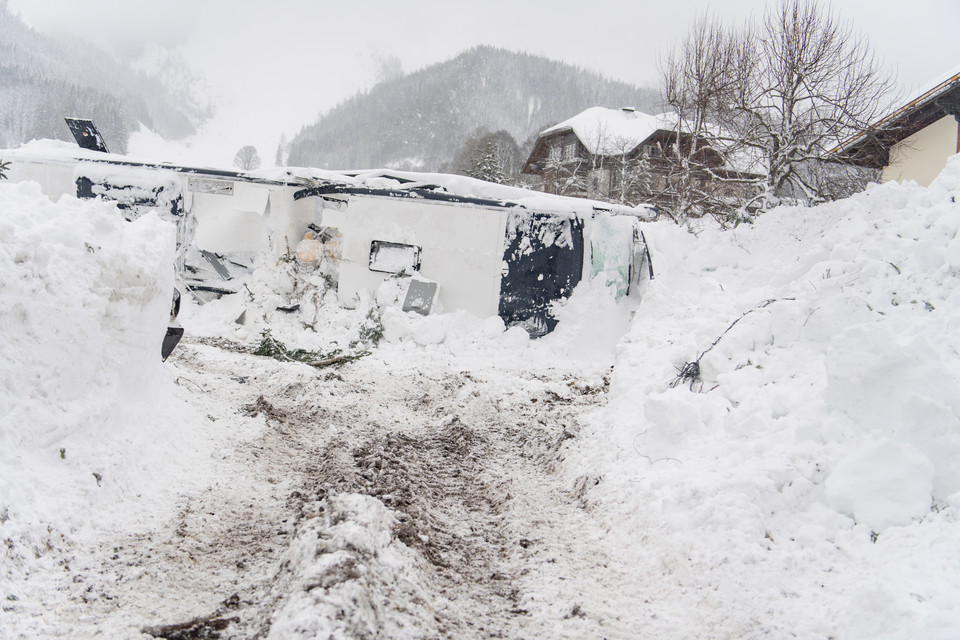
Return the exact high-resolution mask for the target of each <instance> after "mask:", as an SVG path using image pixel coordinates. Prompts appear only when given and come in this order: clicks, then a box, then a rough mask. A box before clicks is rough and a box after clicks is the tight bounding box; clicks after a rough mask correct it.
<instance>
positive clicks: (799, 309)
mask: <svg viewBox="0 0 960 640" xmlns="http://www.w3.org/2000/svg"><path fill="white" fill-rule="evenodd" d="M958 197H960V156H955V157H954V158H952V160H951V161H950V163H949V165H948V167H947V168H946V170H945V171H944V172H943V174H942V175H941V176H940V178H939V179H938V180H937V181H936V182H935V183H934V184H933V185H931V187H930V188H929V189H924V188H919V187H917V186H916V185H915V184H907V185H900V184H896V183H889V184H885V185H882V186H880V185H874V186H872V187H871V188H870V189H868V190H867V191H866V192H865V193H861V194H859V195H857V196H855V197H852V198H850V199H849V200H845V201H840V202H835V203H831V204H827V205H823V206H820V207H816V208H789V207H784V208H779V209H776V210H774V211H771V212H768V213H766V214H764V215H763V216H760V217H759V218H758V219H757V221H756V223H755V224H753V225H751V226H747V227H739V228H738V229H736V230H735V231H734V232H732V233H731V232H720V231H718V230H716V229H712V228H703V229H699V230H697V231H696V233H695V234H692V233H688V232H687V231H685V230H683V229H680V228H677V227H674V226H670V225H657V226H656V227H655V229H653V230H650V231H648V232H647V237H648V238H649V240H650V242H651V245H652V249H653V251H654V254H655V255H658V256H659V257H660V260H659V261H658V271H659V273H658V279H657V280H655V281H654V282H653V283H652V285H651V287H650V290H649V291H648V293H647V295H646V297H645V299H644V301H643V304H642V305H641V307H640V309H639V310H638V312H637V315H636V317H635V319H634V321H633V323H632V327H631V330H630V331H629V333H628V334H627V335H626V337H625V338H624V340H623V341H622V342H621V344H620V347H619V351H618V354H617V359H616V366H615V369H614V374H613V382H612V389H611V399H610V403H609V405H608V406H607V407H606V408H605V409H604V410H603V411H601V412H600V413H598V414H596V415H594V416H593V419H592V421H591V425H590V428H589V429H588V430H587V432H586V434H585V435H586V437H585V438H584V439H583V440H582V441H581V444H582V450H581V453H582V457H581V459H580V461H579V464H575V465H571V467H570V469H569V470H570V471H571V473H572V474H573V475H574V477H577V476H583V475H588V476H590V477H600V478H602V481H601V482H600V484H599V486H598V487H597V488H596V489H595V490H594V491H593V493H592V496H593V499H594V500H595V501H596V503H597V504H598V505H599V507H598V508H599V510H600V512H602V513H604V514H605V517H606V518H608V523H609V527H610V529H611V533H612V534H614V535H617V536H618V537H620V539H621V540H622V544H623V546H624V548H626V549H630V551H629V552H627V556H626V557H625V561H626V562H630V563H634V564H635V565H636V567H637V571H639V572H644V573H647V574H648V575H649V576H650V577H649V580H650V582H651V585H650V588H651V590H653V591H654V592H657V593H658V594H659V604H656V605H651V609H652V612H653V613H655V614H656V618H657V621H654V622H652V624H653V625H654V626H655V627H657V628H659V627H658V625H663V631H662V633H663V635H658V634H656V633H654V634H653V635H654V636H656V637H675V636H674V635H670V633H671V632H670V631H669V629H674V628H676V627H678V626H679V627H682V626H685V625H690V624H693V625H694V627H697V628H699V627H701V626H702V627H705V628H711V629H724V630H725V631H726V632H727V633H726V634H721V635H722V637H752V636H750V635H749V634H750V633H751V632H757V631H758V630H759V629H767V630H770V629H775V630H776V631H775V632H774V635H778V636H785V635H787V634H788V633H791V634H796V636H797V637H804V638H808V637H821V636H824V635H831V636H832V635H836V636H838V637H841V636H842V637H855V638H866V637H870V638H881V637H882V638H904V639H907V638H917V637H925V638H934V637H936V638H947V637H955V633H956V629H958V628H960V609H958V608H957V602H958V601H960V598H958V597H957V596H958V593H960V579H958V578H957V577H956V576H957V572H956V568H957V567H960V548H958V547H957V545H956V539H957V522H958V520H957V512H958V509H960V475H958V474H960V465H958V463H957V461H958V460H960V421H958V416H960V384H958V382H960V337H958V334H957V331H956V328H957V327H958V324H960V293H958V292H960V289H958V285H960V280H958V276H960V203H958V202H957V199H958ZM695 361H698V362H699V370H700V376H699V377H698V378H696V379H689V378H688V379H686V380H678V379H677V375H678V372H679V371H680V370H681V369H682V368H683V367H684V366H685V365H687V364H688V363H690V362H695ZM671 381H676V382H679V383H680V384H675V385H671V384H669V383H670V382H671ZM946 567H950V568H951V569H949V570H948V571H945V570H944V569H945V568H946ZM688 628H689V627H688ZM676 637H682V634H679V635H676ZM791 637H792V636H791Z"/></svg>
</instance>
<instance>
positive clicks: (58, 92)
mask: <svg viewBox="0 0 960 640" xmlns="http://www.w3.org/2000/svg"><path fill="white" fill-rule="evenodd" d="M66 116H79V117H89V118H92V119H93V120H94V122H96V123H97V126H98V128H99V129H100V131H101V133H103V135H104V138H105V140H106V141H107V145H108V146H109V147H110V150H111V151H115V152H119V153H124V152H125V151H126V146H127V139H128V137H129V135H130V133H131V132H134V131H136V130H137V129H138V126H139V123H140V122H142V123H143V124H144V125H146V126H147V127H148V128H150V129H151V130H153V131H155V132H157V133H159V134H160V135H162V136H163V137H165V138H167V139H170V140H177V139H182V138H184V137H187V136H189V135H192V134H194V133H195V132H196V127H197V125H198V124H199V123H200V122H202V121H203V120H204V119H205V118H206V117H208V116H209V111H205V110H204V109H202V108H199V107H197V106H190V105H188V104H187V103H186V102H185V101H184V100H183V99H182V98H178V97H174V96H173V95H172V94H171V93H170V92H169V91H168V90H167V89H165V88H164V86H163V84H162V83H161V82H160V81H159V80H158V79H157V78H155V77H152V76H148V75H146V74H144V73H138V72H135V71H134V70H132V69H130V68H128V67H125V66H124V65H122V64H120V63H118V62H116V61H115V60H114V59H113V58H111V57H110V56H109V55H108V54H107V53H105V52H103V51H101V50H100V49H98V48H96V47H94V46H92V45H87V44H85V43H83V42H81V41H79V40H67V39H55V38H51V37H48V36H45V35H42V34H40V33H39V32H37V31H35V30H33V29H31V28H30V27H28V26H27V25H25V24H24V23H23V22H22V21H21V20H20V19H19V17H18V16H16V15H14V14H12V13H11V12H10V10H9V9H8V7H7V5H6V2H0V147H15V146H18V145H20V144H22V143H24V142H28V141H30V140H33V139H38V138H55V139H60V140H66V141H72V137H71V135H70V131H69V130H68V129H67V126H66V125H65V124H64V121H63V118H64V117H66Z"/></svg>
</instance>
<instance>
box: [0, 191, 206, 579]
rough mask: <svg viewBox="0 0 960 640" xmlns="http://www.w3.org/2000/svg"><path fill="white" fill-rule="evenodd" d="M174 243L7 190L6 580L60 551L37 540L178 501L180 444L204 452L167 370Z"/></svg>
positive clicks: (104, 213)
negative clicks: (174, 488)
mask: <svg viewBox="0 0 960 640" xmlns="http://www.w3.org/2000/svg"><path fill="white" fill-rule="evenodd" d="M174 241H175V239H174V229H173V227H172V226H171V225H170V224H168V223H166V222H162V221H161V220H160V219H159V218H157V217H156V216H155V215H148V216H144V217H143V218H141V219H139V220H137V221H136V222H125V221H124V220H123V217H122V216H121V215H120V213H119V212H118V211H117V209H116V206H115V205H113V204H105V203H103V202H99V201H90V200H78V199H76V198H69V197H65V198H63V199H61V200H60V202H59V203H52V202H51V201H50V200H49V199H47V198H46V197H45V196H43V195H42V194H41V193H40V189H39V187H38V185H36V184H35V183H30V182H25V183H19V184H0V283H2V284H0V326H2V327H3V331H4V335H3V340H0V363H2V366H0V539H4V540H6V541H7V544H6V545H5V546H4V553H6V555H7V558H6V559H8V560H11V562H10V563H6V562H4V565H5V567H6V568H7V569H10V568H11V567H13V566H15V565H18V564H19V563H20V561H21V560H23V561H25V562H26V561H27V560H29V563H35V562H37V560H36V558H35V557H34V555H35V554H39V553H40V552H39V551H36V549H39V548H42V546H43V545H44V544H46V545H53V544H57V543H56V542H51V540H52V538H51V539H48V540H46V541H45V542H43V543H41V542H40V541H39V539H38V536H39V537H44V536H46V537H47V538H49V537H50V536H59V535H61V534H63V535H67V536H70V535H72V534H74V533H76V532H77V531H78V529H80V528H84V527H94V528H96V527H105V528H109V527H111V526H119V525H120V523H127V524H131V523H135V522H136V521H137V520H138V519H141V518H144V517H146V516H147V515H148V514H147V512H148V511H149V510H150V507H148V506H146V505H145V503H146V502H147V499H148V497H149V496H156V495H161V496H165V499H166V500H167V501H169V500H171V499H172V497H171V496H169V494H170V491H169V487H168V486H165V485H169V483H170V482H172V479H173V478H175V477H177V474H178V473H180V472H182V469H183V466H182V465H181V462H182V464H183V465H189V462H188V461H186V460H185V459H186V457H188V456H187V455H186V454H178V453H177V450H176V447H177V444H178V438H179V444H181V445H182V444H186V443H187V442H190V444H191V445H193V444H195V441H188V440H187V439H186V438H185V437H184V436H185V434H186V433H188V432H189V430H190V425H188V424H186V416H187V415H188V414H187V413H184V411H185V410H183V408H182V407H180V408H179V409H178V407H177V406H175V403H173V402H172V398H171V397H170V396H171V390H172V388H173V381H172V380H170V379H168V378H167V375H166V374H167V372H166V371H165V370H164V369H163V367H162V363H161V361H160V344H161V341H162V339H163V336H164V333H165V330H166V324H167V321H168V319H169V315H170V300H171V295H172V292H173V267H172V265H173V249H174ZM191 449H193V447H192V446H191V447H189V448H188V450H191ZM176 458H180V462H178V461H177V460H176ZM138 506H139V507H141V508H138ZM151 506H153V507H155V506H156V505H151ZM28 556H29V558H28ZM25 558H26V559H27V560H24V559H25ZM2 577H6V576H4V575H3V574H0V578H2ZM4 595H6V593H5V594H4Z"/></svg>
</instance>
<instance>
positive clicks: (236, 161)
mask: <svg viewBox="0 0 960 640" xmlns="http://www.w3.org/2000/svg"><path fill="white" fill-rule="evenodd" d="M233 166H235V167H237V168H238V169H240V170H241V171H250V170H251V169H259V168H260V154H259V153H257V149H256V147H254V146H252V145H249V144H248V145H247V146H245V147H240V150H239V151H237V155H235V156H233Z"/></svg>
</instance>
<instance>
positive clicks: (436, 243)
mask: <svg viewBox="0 0 960 640" xmlns="http://www.w3.org/2000/svg"><path fill="white" fill-rule="evenodd" d="M506 217H507V213H506V210H505V209H504V210H497V209H489V208H485V207H473V206H469V205H456V204H444V203H438V202H431V201H424V200H417V199H415V198H377V197H354V198H351V199H350V201H349V204H347V205H346V206H341V207H325V208H324V209H323V211H322V214H321V219H320V224H321V225H324V226H330V227H334V228H336V229H337V230H339V231H340V232H341V233H342V234H343V240H342V245H341V259H340V264H339V265H338V266H339V269H338V272H339V284H338V293H339V297H340V302H341V303H342V304H343V305H344V306H346V307H348V308H350V307H353V306H354V305H355V303H356V299H355V297H356V296H357V294H358V293H359V292H360V291H366V292H368V293H370V294H372V293H373V292H375V291H376V290H377V287H379V286H380V283H382V282H383V281H384V280H385V279H386V278H389V277H390V274H387V273H380V272H377V271H371V270H370V268H369V258H370V243H371V242H372V241H373V240H381V241H386V242H396V243H401V244H410V245H416V246H418V247H421V249H422V251H421V254H420V260H421V267H420V275H422V276H423V277H424V278H428V279H430V280H436V281H437V282H438V283H439V285H440V288H439V302H440V305H441V307H442V308H443V309H444V310H446V311H453V310H457V309H463V310H465V311H469V312H470V313H473V314H474V315H476V316H479V317H481V318H485V317H487V316H491V315H496V314H497V312H498V310H499V304H500V272H501V267H502V264H503V250H504V237H505V233H506V231H505V228H506Z"/></svg>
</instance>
